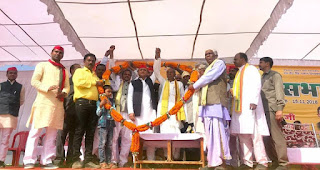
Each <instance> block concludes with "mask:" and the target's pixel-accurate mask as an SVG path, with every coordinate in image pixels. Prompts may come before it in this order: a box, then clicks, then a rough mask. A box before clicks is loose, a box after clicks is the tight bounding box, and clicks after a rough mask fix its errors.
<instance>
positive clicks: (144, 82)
mask: <svg viewBox="0 0 320 170" xmlns="http://www.w3.org/2000/svg"><path fill="white" fill-rule="evenodd" d="M148 74H149V73H148V70H147V67H146V66H145V65H143V66H141V67H140V68H139V70H138V75H139V78H138V79H136V80H133V81H131V83H130V85H129V88H128V97H127V107H128V113H129V118H130V120H132V121H133V122H134V123H135V124H136V125H142V124H146V123H149V122H151V121H153V120H154V119H155V118H156V111H155V108H156V105H155V103H154V102H155V100H156V99H155V97H154V94H152V93H153V91H154V89H153V84H154V82H155V76H154V74H152V75H151V76H150V77H148ZM136 83H137V84H139V85H137V86H138V87H139V91H137V90H136V89H137V88H138V87H134V86H135V84H136ZM150 88H152V89H150ZM140 90H141V91H140ZM137 95H139V96H140V97H141V98H139V97H138V96H137ZM137 101H138V103H136V102H137ZM137 104H138V105H139V109H140V110H138V111H137V110H135V109H134V108H135V107H136V105H137ZM140 133H153V131H152V130H151V129H148V130H146V131H144V132H140ZM146 147H147V158H148V160H154V159H155V147H153V146H146Z"/></svg>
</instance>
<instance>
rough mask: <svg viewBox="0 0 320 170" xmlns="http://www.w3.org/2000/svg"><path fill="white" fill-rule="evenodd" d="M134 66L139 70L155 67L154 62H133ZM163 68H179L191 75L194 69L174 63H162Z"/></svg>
mask: <svg viewBox="0 0 320 170" xmlns="http://www.w3.org/2000/svg"><path fill="white" fill-rule="evenodd" d="M132 65H133V66H134V67H136V68H139V67H140V66H141V65H147V66H153V62H144V61H133V62H132ZM161 66H166V67H169V66H171V67H173V68H179V69H181V70H183V71H187V72H189V73H191V72H192V68H190V66H186V65H180V64H177V63H174V62H161Z"/></svg>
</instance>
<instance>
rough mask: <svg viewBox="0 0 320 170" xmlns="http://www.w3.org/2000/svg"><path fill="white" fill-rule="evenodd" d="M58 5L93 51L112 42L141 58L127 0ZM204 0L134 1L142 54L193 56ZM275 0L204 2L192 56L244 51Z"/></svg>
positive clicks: (62, 2) (132, 56)
mask: <svg viewBox="0 0 320 170" xmlns="http://www.w3.org/2000/svg"><path fill="white" fill-rule="evenodd" d="M43 1H46V0H43ZM56 3H57V4H58V6H59V7H60V9H61V10H62V11H63V14H64V16H65V18H66V19H67V20H68V21H69V22H70V24H71V25H72V26H73V28H74V29H75V31H76V32H77V34H78V36H79V37H80V39H81V41H82V42H83V43H84V45H85V47H86V48H87V49H88V50H89V51H90V52H93V53H95V54H97V55H98V56H102V55H103V54H104V52H105V50H106V49H107V48H108V47H109V46H110V45H112V44H114V45H116V48H117V49H119V50H116V56H119V57H120V58H126V59H139V58H140V59H141V58H142V57H141V55H140V54H139V50H138V48H137V42H136V40H135V31H134V26H133V22H132V20H131V16H130V10H129V7H128V3H127V1H120V0H111V1H103V2H101V1H92V0H82V1H69V0H58V1H56ZM202 3H203V1H199V0H184V1H183V3H182V1H180V0H161V1H160V0H155V1H147V0H145V1H141V0H140V1H131V9H132V13H133V18H134V20H135V23H136V26H137V31H138V36H139V43H140V46H141V49H142V53H143V55H144V58H146V59H151V58H153V56H154V49H155V48H156V47H160V48H161V49H162V56H163V58H164V59H191V54H192V47H193V46H192V45H193V42H194V39H195V33H196V31H197V27H198V24H199V17H200V10H201V6H202ZM277 3H278V1H277V0H265V1H259V2H258V1H252V0H245V1H237V0H231V1H205V4H204V9H203V13H202V23H201V27H200V30H199V36H198V38H197V42H196V47H195V51H194V58H203V54H204V50H206V49H209V48H215V49H217V50H218V51H219V55H220V56H221V57H230V56H233V55H234V54H236V53H237V52H239V51H246V50H247V49H248V48H249V47H250V44H251V43H252V41H253V39H254V38H255V37H256V36H257V34H258V33H259V31H260V29H261V27H262V26H263V25H264V24H265V22H266V21H267V20H268V19H269V17H270V14H271V12H272V11H273V9H274V7H275V6H276V4H277ZM230 4H232V5H230ZM48 7H49V9H50V6H48ZM81 9H85V12H84V11H83V10H81ZM244 9H245V10H244ZM244 11H245V12H244ZM248 22H251V23H254V24H246V23H248ZM239 42H240V43H239Z"/></svg>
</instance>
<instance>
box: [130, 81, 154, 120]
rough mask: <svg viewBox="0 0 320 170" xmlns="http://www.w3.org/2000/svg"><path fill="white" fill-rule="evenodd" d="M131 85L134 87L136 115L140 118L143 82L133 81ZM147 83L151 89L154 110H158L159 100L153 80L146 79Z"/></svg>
mask: <svg viewBox="0 0 320 170" xmlns="http://www.w3.org/2000/svg"><path fill="white" fill-rule="evenodd" d="M131 83H132V86H133V96H134V100H133V110H134V114H135V116H140V114H141V104H142V82H141V80H140V79H136V80H133V81H132V82H131ZM146 83H147V85H148V87H149V89H150V93H151V101H152V107H153V109H156V108H157V100H156V96H155V94H154V87H153V83H152V80H151V79H150V77H147V78H146Z"/></svg>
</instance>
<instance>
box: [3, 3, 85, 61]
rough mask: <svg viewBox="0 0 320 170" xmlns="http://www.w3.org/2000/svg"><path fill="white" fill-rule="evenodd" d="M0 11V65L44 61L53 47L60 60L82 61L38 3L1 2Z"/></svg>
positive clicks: (41, 4)
mask: <svg viewBox="0 0 320 170" xmlns="http://www.w3.org/2000/svg"><path fill="white" fill-rule="evenodd" d="M0 9H1V11H0V37H1V39H0V56H1V57H0V62H2V63H6V62H10V61H11V62H30V61H45V60H48V59H49V58H50V53H51V50H52V48H53V47H54V46H55V45H57V44H60V45H62V46H63V47H64V48H65V55H64V60H73V59H80V58H82V56H81V54H80V53H79V52H78V51H76V50H75V48H74V47H73V44H72V43H71V42H69V41H68V38H67V36H65V35H63V32H62V31H61V28H60V25H59V24H58V23H55V22H54V20H53V16H52V15H48V13H47V6H46V5H45V4H43V3H41V2H40V1H37V0H29V1H22V0H7V1H1V2H0Z"/></svg>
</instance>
